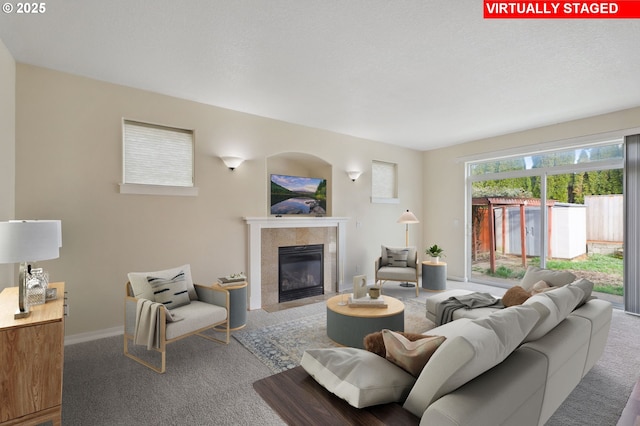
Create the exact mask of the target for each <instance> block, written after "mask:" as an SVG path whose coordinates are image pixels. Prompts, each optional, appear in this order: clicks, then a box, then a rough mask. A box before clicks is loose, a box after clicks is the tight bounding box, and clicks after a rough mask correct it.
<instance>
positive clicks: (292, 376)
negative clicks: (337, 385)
mask: <svg viewBox="0 0 640 426" xmlns="http://www.w3.org/2000/svg"><path fill="white" fill-rule="evenodd" d="M253 387H254V389H255V390H256V392H257V393H258V394H259V395H260V396H261V397H262V399H264V400H265V401H266V402H267V404H269V406H270V407H271V408H272V409H273V410H274V411H275V412H276V413H278V415H279V416H280V417H281V418H282V419H283V420H284V421H285V422H286V423H287V424H290V425H296V426H297V425H309V426H316V425H317V426H326V425H362V426H373V425H394V426H396V425H397V426H404V425H412V426H415V425H417V424H419V423H420V419H418V418H417V417H415V416H414V415H413V414H411V413H409V412H408V411H406V410H404V409H403V408H402V406H400V405H399V404H384V405H376V406H373V407H368V408H365V409H357V408H354V407H352V406H351V405H349V404H348V403H347V402H345V401H344V400H342V399H340V398H338V397H337V396H335V395H333V394H332V393H330V392H328V391H327V390H326V389H325V388H324V387H322V386H321V385H320V384H318V382H316V381H315V380H314V379H313V377H311V376H309V375H308V374H307V372H306V371H305V370H304V368H302V367H300V366H298V367H295V368H292V369H291V370H287V371H283V372H282V373H278V374H275V375H273V376H269V377H266V378H264V379H261V380H258V381H257V382H255V383H254V384H253Z"/></svg>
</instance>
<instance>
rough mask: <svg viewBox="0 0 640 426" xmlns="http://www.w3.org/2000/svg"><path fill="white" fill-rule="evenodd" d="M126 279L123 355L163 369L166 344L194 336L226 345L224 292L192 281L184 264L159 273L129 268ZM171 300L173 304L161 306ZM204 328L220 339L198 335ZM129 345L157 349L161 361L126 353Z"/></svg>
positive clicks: (227, 338)
mask: <svg viewBox="0 0 640 426" xmlns="http://www.w3.org/2000/svg"><path fill="white" fill-rule="evenodd" d="M128 277H129V281H128V282H127V284H126V287H125V292H126V295H125V309H124V311H125V313H124V315H125V318H124V354H125V356H127V357H129V358H131V359H133V360H134V361H136V362H139V363H140V364H142V365H144V366H146V367H148V368H150V369H152V370H153V371H156V372H158V373H164V372H165V371H166V351H167V345H168V344H169V343H172V342H175V341H177V340H180V339H183V338H185V337H189V336H192V335H198V336H200V337H204V338H205V339H208V340H212V341H215V342H219V343H224V344H229V293H228V292H226V291H224V290H221V289H216V288H214V287H210V286H204V285H199V284H194V283H193V281H192V279H191V268H190V266H189V265H183V266H180V267H178V268H173V269H168V270H164V271H155V272H132V273H129V274H128ZM176 289H177V291H176ZM172 304H173V305H177V306H176V307H174V308H171V309H168V308H166V306H171V305H172ZM205 330H214V331H215V332H216V333H223V334H224V338H223V339H219V338H217V337H215V336H214V335H211V334H203V332H204V331H205ZM129 343H134V344H139V345H146V346H147V349H149V350H154V351H157V352H160V358H161V360H160V365H159V366H157V365H154V364H152V363H151V362H149V361H146V360H144V359H142V358H140V357H139V356H136V355H134V354H133V353H131V351H130V349H129Z"/></svg>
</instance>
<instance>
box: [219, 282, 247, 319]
mask: <svg viewBox="0 0 640 426" xmlns="http://www.w3.org/2000/svg"><path fill="white" fill-rule="evenodd" d="M213 287H217V288H219V289H221V290H223V291H226V292H227V293H229V330H231V331H233V330H239V329H241V328H243V327H244V326H246V325H247V282H246V281H243V282H241V283H237V284H234V285H232V286H224V287H223V286H221V285H220V284H218V283H215V284H213Z"/></svg>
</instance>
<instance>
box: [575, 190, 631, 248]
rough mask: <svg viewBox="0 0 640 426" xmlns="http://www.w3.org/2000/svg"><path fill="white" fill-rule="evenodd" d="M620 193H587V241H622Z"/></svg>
mask: <svg viewBox="0 0 640 426" xmlns="http://www.w3.org/2000/svg"><path fill="white" fill-rule="evenodd" d="M622 197H623V196H622V195H587V196H585V197H584V204H585V205H586V206H587V241H610V242H619V243H622V241H623V239H624V224H623V215H622V214H623V208H624V205H623V198H622Z"/></svg>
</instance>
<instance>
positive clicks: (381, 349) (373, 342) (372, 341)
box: [362, 331, 433, 358]
mask: <svg viewBox="0 0 640 426" xmlns="http://www.w3.org/2000/svg"><path fill="white" fill-rule="evenodd" d="M397 333H399V334H402V335H403V336H404V337H406V338H407V339H408V340H410V341H412V342H413V341H415V340H418V339H424V338H425V337H433V336H429V335H425V334H418V333H407V332H404V331H398V332H397ZM362 344H363V346H364V348H365V349H366V350H368V351H369V352H373V353H374V354H376V355H379V356H381V357H382V358H386V356H387V348H385V346H384V338H383V337H382V331H376V332H375V333H370V334H367V335H366V336H364V339H362Z"/></svg>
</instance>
